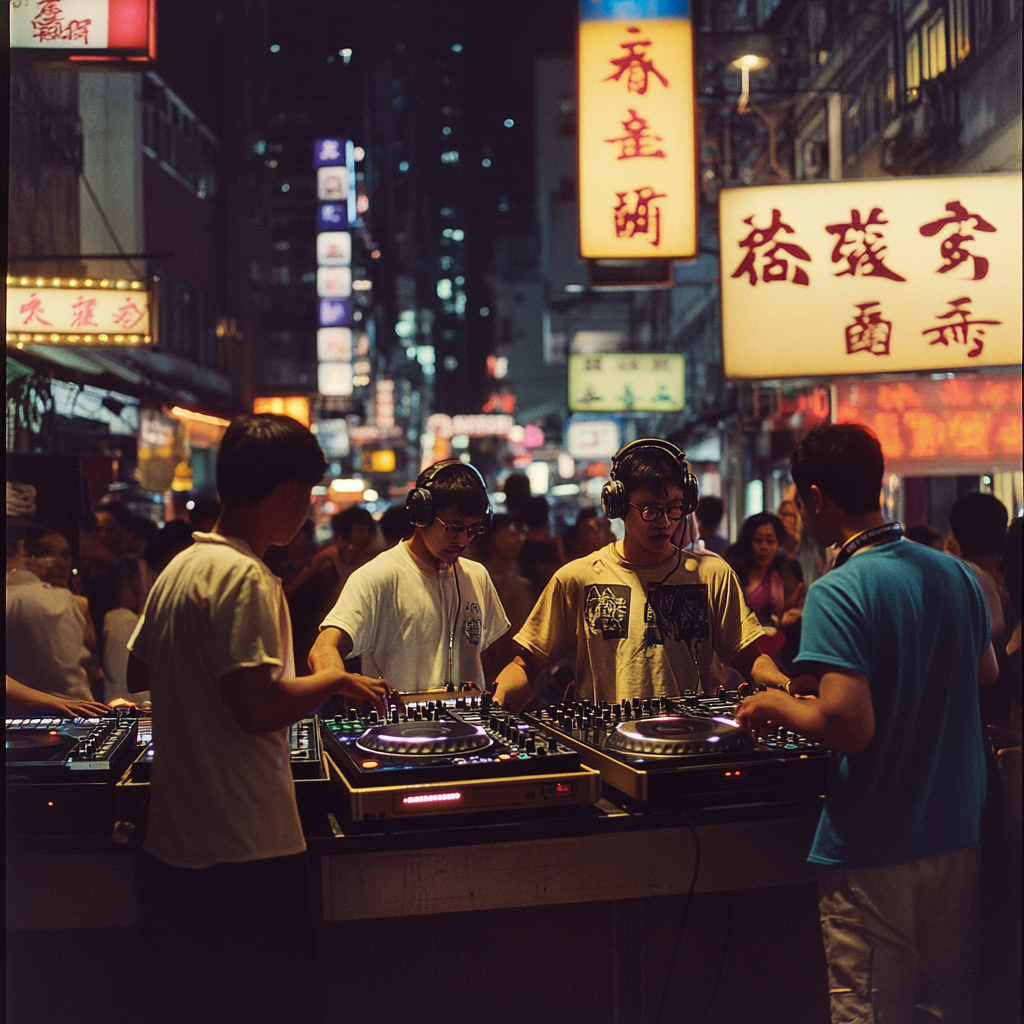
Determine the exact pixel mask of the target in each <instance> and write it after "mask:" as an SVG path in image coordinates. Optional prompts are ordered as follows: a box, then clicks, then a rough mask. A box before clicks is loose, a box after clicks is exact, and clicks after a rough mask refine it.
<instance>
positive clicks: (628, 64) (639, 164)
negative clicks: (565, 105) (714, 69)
mask: <svg viewBox="0 0 1024 1024" xmlns="http://www.w3.org/2000/svg"><path fill="white" fill-rule="evenodd" d="M632 11H635V12H636V13H637V17H635V18H633V17H629V14H630V13H631V12H632ZM577 73H578V79H579V172H580V189H579V197H580V199H579V203H580V253H581V255H582V256H583V258H584V259H661V260H666V259H668V260H671V259H685V258H689V257H693V256H695V255H696V253H697V185H696V146H695V138H696V136H695V129H694V90H693V80H694V76H693V34H692V31H691V27H690V12H689V0H645V2H644V3H622V2H619V0H580V24H579V64H578V69H577Z"/></svg>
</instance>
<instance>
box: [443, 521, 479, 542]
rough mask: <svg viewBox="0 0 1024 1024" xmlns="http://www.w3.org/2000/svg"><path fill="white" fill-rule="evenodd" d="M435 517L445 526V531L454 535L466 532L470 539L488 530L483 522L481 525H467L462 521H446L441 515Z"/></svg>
mask: <svg viewBox="0 0 1024 1024" xmlns="http://www.w3.org/2000/svg"><path fill="white" fill-rule="evenodd" d="M434 518H435V519H436V520H437V521H438V522H439V523H440V524H441V525H442V526H443V527H444V532H445V533H448V534H453V535H457V534H460V533H464V534H465V535H466V536H467V537H468V538H469V539H470V540H472V539H473V538H474V537H479V536H481V535H482V534H485V533H486V532H487V527H486V526H484V525H483V524H482V523H481V524H480V525H479V526H465V525H463V524H462V523H446V522H445V521H444V520H443V519H442V518H441V517H440V516H434Z"/></svg>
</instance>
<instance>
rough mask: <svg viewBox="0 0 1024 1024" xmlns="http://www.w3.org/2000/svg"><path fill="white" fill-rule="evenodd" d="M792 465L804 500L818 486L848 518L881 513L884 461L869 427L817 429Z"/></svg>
mask: <svg viewBox="0 0 1024 1024" xmlns="http://www.w3.org/2000/svg"><path fill="white" fill-rule="evenodd" d="M789 463H790V468H791V471H792V474H793V483H795V484H796V489H797V490H798V491H799V492H800V495H801V496H802V497H804V498H806V496H807V494H808V493H809V491H810V489H811V486H812V485H815V486H817V487H819V488H820V489H821V492H822V494H827V495H828V496H829V497H830V498H831V499H832V500H833V501H834V502H835V503H836V504H837V505H838V506H839V507H840V508H841V509H842V510H843V511H844V512H846V513H847V514H848V515H864V514H866V513H869V512H877V511H878V510H879V507H880V495H881V492H882V474H883V473H884V472H885V460H884V459H883V457H882V446H881V445H880V444H879V443H878V438H877V437H875V435H874V434H873V433H871V431H870V430H868V428H867V427H863V426H861V425H860V424H859V423H833V424H831V425H830V426H827V427H818V428H817V429H816V430H812V431H811V432H810V433H809V434H808V435H807V437H805V438H804V439H803V441H801V442H800V444H798V445H797V447H796V450H795V451H794V452H793V454H792V455H791V456H790V457H789Z"/></svg>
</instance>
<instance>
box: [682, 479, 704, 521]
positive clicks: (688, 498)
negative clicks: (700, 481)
mask: <svg viewBox="0 0 1024 1024" xmlns="http://www.w3.org/2000/svg"><path fill="white" fill-rule="evenodd" d="M699 500H700V493H699V490H698V488H697V478H696V477H695V476H694V475H693V473H691V472H690V471H689V470H687V471H686V476H685V477H684V478H683V503H684V504H685V505H686V514H687V515H689V514H690V513H691V512H696V511H697V502H698V501H699Z"/></svg>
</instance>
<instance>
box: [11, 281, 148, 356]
mask: <svg viewBox="0 0 1024 1024" xmlns="http://www.w3.org/2000/svg"><path fill="white" fill-rule="evenodd" d="M150 304H151V296H150V293H149V291H148V290H147V287H146V285H145V284H143V282H141V281H116V282H115V281H94V280H91V279H85V280H82V281H77V280H74V279H69V280H61V279H52V280H45V279H42V278H26V277H8V278H7V343H8V344H14V345H19V346H20V345H24V344H29V343H32V344H44V345H152V344H153V343H154V341H155V338H154V334H153V330H152V328H151V317H150Z"/></svg>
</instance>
